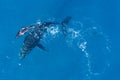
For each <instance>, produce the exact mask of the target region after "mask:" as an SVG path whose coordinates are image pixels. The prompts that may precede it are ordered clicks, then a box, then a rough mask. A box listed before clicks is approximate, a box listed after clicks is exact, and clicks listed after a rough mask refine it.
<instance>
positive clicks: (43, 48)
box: [37, 44, 47, 51]
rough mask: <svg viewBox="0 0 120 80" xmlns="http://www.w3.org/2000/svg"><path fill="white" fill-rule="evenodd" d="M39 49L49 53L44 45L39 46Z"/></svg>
mask: <svg viewBox="0 0 120 80" xmlns="http://www.w3.org/2000/svg"><path fill="white" fill-rule="evenodd" d="M37 47H39V48H40V49H42V50H44V51H47V50H46V48H45V47H44V46H43V45H42V44H37Z"/></svg>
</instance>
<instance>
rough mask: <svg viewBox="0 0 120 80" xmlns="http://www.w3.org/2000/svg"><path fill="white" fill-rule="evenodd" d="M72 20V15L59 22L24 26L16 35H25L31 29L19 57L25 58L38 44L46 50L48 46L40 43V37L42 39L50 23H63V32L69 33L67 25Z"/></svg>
mask: <svg viewBox="0 0 120 80" xmlns="http://www.w3.org/2000/svg"><path fill="white" fill-rule="evenodd" d="M70 20H71V17H66V18H65V19H64V20H63V21H62V22H61V23H58V22H44V23H40V24H37V25H32V26H29V27H25V28H22V29H21V30H20V31H19V32H18V33H17V35H16V37H19V36H21V35H24V33H26V32H28V31H30V32H29V33H28V35H27V36H26V37H25V39H24V41H23V46H22V49H21V50H20V53H19V57H20V59H24V58H25V57H26V55H27V54H29V53H30V52H31V51H32V49H34V48H35V47H36V46H37V47H39V48H40V49H42V50H44V51H46V48H45V47H44V46H43V45H42V44H41V43H39V42H40V39H42V37H43V35H44V33H45V32H46V30H47V28H49V27H50V25H62V32H63V34H64V35H67V30H66V26H67V24H68V23H69V21H70Z"/></svg>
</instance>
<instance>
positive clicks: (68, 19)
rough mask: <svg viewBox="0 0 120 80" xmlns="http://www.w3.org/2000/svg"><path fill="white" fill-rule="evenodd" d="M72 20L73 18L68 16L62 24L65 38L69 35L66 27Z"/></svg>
mask: <svg viewBox="0 0 120 80" xmlns="http://www.w3.org/2000/svg"><path fill="white" fill-rule="evenodd" d="M70 20H71V17H70V16H68V17H66V18H65V19H64V20H63V21H62V22H61V24H62V32H63V34H64V35H65V36H66V35H67V29H66V26H67V25H68V23H69V22H70Z"/></svg>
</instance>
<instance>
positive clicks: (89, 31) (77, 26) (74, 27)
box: [46, 19, 111, 80]
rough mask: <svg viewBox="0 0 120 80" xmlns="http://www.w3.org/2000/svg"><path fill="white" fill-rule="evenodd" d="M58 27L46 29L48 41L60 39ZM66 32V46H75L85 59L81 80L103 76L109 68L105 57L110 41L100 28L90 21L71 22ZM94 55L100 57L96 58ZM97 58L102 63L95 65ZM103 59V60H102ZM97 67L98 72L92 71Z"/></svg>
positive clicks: (109, 49)
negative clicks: (84, 69) (84, 70)
mask: <svg viewBox="0 0 120 80" xmlns="http://www.w3.org/2000/svg"><path fill="white" fill-rule="evenodd" d="M59 27H60V26H52V27H51V28H50V29H48V31H47V35H46V36H47V38H48V36H50V37H49V38H50V39H49V40H53V38H58V36H59V37H60V35H61V30H60V28H59ZM67 31H68V35H67V36H66V43H67V44H66V45H68V46H70V47H71V48H74V47H75V46H76V48H78V49H80V50H81V51H82V53H81V52H80V54H83V56H84V58H85V59H86V61H85V62H84V64H85V65H86V67H87V69H86V72H85V73H84V79H82V80H91V76H98V75H102V74H104V73H105V71H106V70H107V68H108V67H110V63H109V61H108V58H107V56H108V55H109V54H108V53H110V52H111V47H110V40H109V38H108V37H107V36H106V34H105V33H104V32H103V31H102V29H101V26H100V25H98V24H96V23H95V22H94V21H92V20H90V19H87V20H84V21H72V22H71V24H70V25H69V27H68V28H67ZM93 45H94V46H93ZM91 49H92V50H91ZM96 49H97V50H98V51H97V50H96ZM99 52H100V53H99ZM95 55H100V56H97V57H96V56H95ZM98 57H99V59H101V61H102V62H103V63H100V65H97V64H98V63H97V60H98V59H96V58H98ZM103 57H104V58H105V59H104V60H102V58H103ZM106 58H107V59H106ZM80 61H81V60H80ZM98 62H99V61H98ZM98 66H101V69H100V70H97V69H94V68H95V67H96V68H99V67H98Z"/></svg>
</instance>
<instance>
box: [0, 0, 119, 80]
mask: <svg viewBox="0 0 120 80" xmlns="http://www.w3.org/2000/svg"><path fill="white" fill-rule="evenodd" d="M119 14H120V1H119V0H84V1H83V0H0V34H1V38H0V80H120V69H119V68H120V62H119V60H120V59H119V56H120V55H119V53H120V51H119V49H120V47H119V45H120V42H119V41H120V35H119V34H120V28H119V27H120V24H119V23H120V15H119ZM66 16H71V17H72V19H71V21H70V23H69V25H68V26H67V30H68V34H67V36H66V37H65V36H63V35H62V34H61V30H60V29H57V31H58V33H56V34H55V35H53V33H52V32H51V31H50V32H48V33H46V37H44V38H43V40H42V41H41V43H42V44H44V46H45V47H46V48H47V49H48V50H49V51H48V52H45V51H42V50H40V49H39V48H37V47H36V48H35V49H34V50H33V51H32V52H31V53H30V54H29V55H27V56H26V58H25V59H24V60H20V59H19V56H18V54H19V51H20V48H21V47H22V43H23V39H24V37H25V35H24V36H22V37H20V38H18V39H16V38H15V35H16V33H17V32H18V30H19V29H21V28H22V27H24V26H27V25H31V24H35V23H36V21H39V20H43V21H47V20H49V21H50V20H54V21H62V20H63V19H64V18H65V17H66ZM53 27H54V29H55V30H56V26H53Z"/></svg>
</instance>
